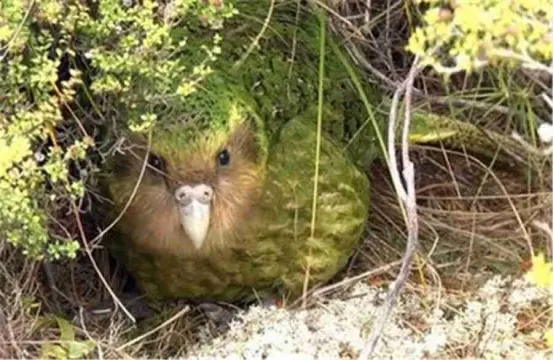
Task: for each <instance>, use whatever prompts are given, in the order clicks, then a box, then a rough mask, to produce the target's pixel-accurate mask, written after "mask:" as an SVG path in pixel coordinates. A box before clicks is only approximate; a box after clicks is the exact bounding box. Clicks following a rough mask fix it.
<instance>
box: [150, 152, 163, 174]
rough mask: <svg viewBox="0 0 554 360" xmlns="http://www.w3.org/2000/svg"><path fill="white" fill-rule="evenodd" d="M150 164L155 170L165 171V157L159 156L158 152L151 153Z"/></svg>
mask: <svg viewBox="0 0 554 360" xmlns="http://www.w3.org/2000/svg"><path fill="white" fill-rule="evenodd" d="M148 165H150V166H151V167H153V168H154V169H155V170H158V171H161V172H163V171H165V169H164V168H165V162H164V159H163V158H162V157H161V156H159V155H156V154H150V155H149V157H148Z"/></svg>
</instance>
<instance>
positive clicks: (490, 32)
mask: <svg viewBox="0 0 554 360" xmlns="http://www.w3.org/2000/svg"><path fill="white" fill-rule="evenodd" d="M415 2H416V3H418V4H421V3H424V4H427V5H429V9H428V10H427V11H426V12H425V14H424V16H423V26H421V27H419V28H417V29H416V30H415V31H414V33H413V34H412V36H411V38H410V41H409V44H408V47H407V49H408V50H409V51H410V52H412V53H414V54H416V55H419V56H420V57H421V58H422V60H423V62H424V64H425V65H431V66H432V67H434V68H435V69H436V70H437V71H439V72H441V73H453V72H457V71H461V70H465V71H471V70H475V69H477V68H479V67H482V66H484V65H487V64H491V63H492V64H497V63H504V64H506V63H508V64H521V65H522V66H525V67H530V68H538V69H542V70H544V69H546V68H547V67H546V66H545V65H544V64H543V62H549V61H550V60H551V59H552V14H553V12H552V1H535V0H511V1H505V0H465V1H459V0H450V1H444V0H416V1H415Z"/></svg>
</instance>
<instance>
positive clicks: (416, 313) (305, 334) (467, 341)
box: [190, 277, 551, 360]
mask: <svg viewBox="0 0 554 360" xmlns="http://www.w3.org/2000/svg"><path fill="white" fill-rule="evenodd" d="M430 293H432V292H430ZM385 296H386V289H379V288H375V287H372V286H369V285H367V284H365V283H358V284H356V285H355V286H354V287H353V289H352V290H351V291H350V293H349V295H348V296H346V297H345V296H342V297H341V298H340V299H330V300H328V299H327V300H323V299H322V300H321V302H320V304H319V305H318V306H316V307H315V308H312V309H309V310H296V311H290V310H285V309H278V308H274V307H273V308H269V307H261V306H252V307H251V308H249V309H248V310H247V311H245V312H242V313H240V314H239V315H238V317H237V318H236V319H235V320H234V321H232V323H231V324H230V329H229V331H228V332H227V333H226V334H224V335H222V336H220V337H217V338H215V339H208V338H206V339H205V340H204V341H202V342H201V343H200V344H199V345H198V346H196V347H195V349H194V350H193V351H192V352H191V353H190V355H191V358H194V359H214V358H217V359H229V360H231V359H233V360H234V359H299V360H300V359H350V358H356V357H357V355H358V354H359V351H360V350H361V349H362V348H363V346H364V343H365V341H366V339H367V336H368V334H369V330H370V327H371V324H372V321H374V315H375V314H376V313H377V312H378V311H379V310H380V309H381V306H382V304H383V300H384V297H385ZM435 300H436V299H433V298H431V297H430V296H429V297H426V298H425V299H422V298H421V295H416V294H413V293H410V292H407V291H406V292H405V294H404V295H403V296H402V297H401V299H400V301H399V302H398V306H397V307H396V309H395V311H394V312H393V313H392V314H391V318H390V321H389V324H387V326H386V327H385V330H384V334H383V337H382V341H381V342H380V344H379V346H378V347H377V350H376V357H375V358H377V359H425V358H441V359H444V358H452V357H453V354H454V353H455V350H456V349H463V353H465V354H466V355H467V356H469V357H472V358H482V359H506V358H514V359H516V358H517V359H547V358H551V354H550V353H549V352H548V351H545V350H542V349H537V348H534V347H532V346H531V345H529V344H531V343H533V341H531V340H535V342H534V343H537V342H536V339H540V336H541V334H535V333H534V332H531V333H528V334H523V333H520V332H518V331H517V317H516V316H517V314H518V312H519V311H521V310H522V309H525V308H528V307H530V306H531V303H536V302H540V303H541V304H546V305H548V304H551V299H550V294H549V292H548V291H543V289H537V288H535V287H534V286H533V285H532V284H531V283H529V282H528V281H526V280H524V279H517V280H515V281H512V280H510V279H508V278H501V277H493V278H491V279H490V280H489V281H487V282H486V283H485V284H484V285H483V286H482V287H481V288H480V289H479V290H478V291H476V292H475V293H473V294H471V296H468V297H467V298H465V299H464V300H463V301H460V299H454V297H453V296H452V295H447V296H443V297H441V300H440V303H438V304H437V303H433V302H434V301H435ZM424 302H425V305H423V303H424Z"/></svg>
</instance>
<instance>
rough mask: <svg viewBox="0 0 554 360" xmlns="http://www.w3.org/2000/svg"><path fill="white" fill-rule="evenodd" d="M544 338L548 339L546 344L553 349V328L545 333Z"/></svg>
mask: <svg viewBox="0 0 554 360" xmlns="http://www.w3.org/2000/svg"><path fill="white" fill-rule="evenodd" d="M543 338H544V339H545V340H546V344H547V345H548V347H549V348H551V349H552V345H553V344H552V342H553V341H552V329H549V330H548V331H546V332H545V333H544V335H543Z"/></svg>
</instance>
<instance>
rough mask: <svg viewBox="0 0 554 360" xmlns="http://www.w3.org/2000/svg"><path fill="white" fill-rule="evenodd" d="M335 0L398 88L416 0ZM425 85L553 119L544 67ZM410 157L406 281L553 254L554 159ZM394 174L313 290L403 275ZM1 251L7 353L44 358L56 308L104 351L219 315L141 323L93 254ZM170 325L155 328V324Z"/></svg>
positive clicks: (101, 254)
mask: <svg viewBox="0 0 554 360" xmlns="http://www.w3.org/2000/svg"><path fill="white" fill-rule="evenodd" d="M335 3H336V7H335V8H334V9H332V11H333V13H334V15H335V16H334V19H333V27H334V30H335V31H336V32H338V33H340V34H341V35H342V36H344V38H345V39H346V40H345V44H346V46H347V47H348V48H349V50H350V53H351V55H352V57H353V58H354V59H356V61H357V62H358V64H359V65H360V66H361V67H362V68H365V69H366V70H367V73H368V78H369V80H370V81H372V82H373V83H375V84H377V85H378V86H380V88H381V89H382V90H383V91H389V92H390V91H393V90H394V89H395V87H396V86H397V84H398V83H399V82H401V81H403V79H404V78H405V77H406V74H407V72H408V71H409V67H410V64H411V58H410V57H409V56H407V55H406V54H405V52H404V51H403V49H402V48H403V45H404V44H405V42H406V39H407V36H408V34H409V30H410V26H412V24H413V23H414V21H415V19H414V18H408V17H406V15H405V14H406V8H405V6H406V5H405V4H406V3H408V2H403V1H388V2H384V1H383V2H376V1H373V2H371V4H372V6H373V7H372V9H371V10H370V11H366V10H365V9H366V8H365V5H366V3H367V1H336V2H335ZM504 87H510V88H512V87H513V88H514V89H515V90H516V91H515V92H514V93H516V95H506V94H507V93H506V92H504V91H503V90H504ZM416 88H417V90H416V99H417V101H418V102H419V105H425V106H430V107H432V108H433V109H435V110H438V111H443V112H452V113H454V114H455V115H456V116H467V117H468V118H471V119H474V120H475V121H476V122H479V123H480V124H484V125H486V126H488V127H490V128H495V129H501V130H502V131H506V132H508V133H509V132H511V131H512V130H516V131H518V133H521V134H524V135H527V134H529V133H531V132H532V131H534V129H533V128H531V127H530V125H529V124H528V123H526V120H525V118H523V117H522V116H521V113H520V112H521V111H522V109H525V108H526V107H525V106H526V105H531V106H532V108H533V109H537V110H536V113H537V114H538V116H539V117H542V118H543V119H545V120H550V112H549V111H546V110H543V109H542V107H544V106H543V105H544V104H542V103H541V101H540V99H539V98H540V96H539V95H540V94H541V93H543V92H547V93H548V94H549V96H550V97H551V85H550V79H541V78H540V77H537V76H536V75H535V74H528V73H518V72H514V73H511V74H502V76H501V77H498V76H496V77H495V76H494V75H491V74H490V73H486V72H484V73H482V74H477V75H472V76H463V75H460V76H456V77H454V78H453V79H452V81H451V82H450V83H449V85H448V86H446V85H444V83H443V82H442V81H440V79H439V77H437V76H436V75H433V74H429V73H424V74H423V75H422V76H420V77H419V78H418V79H417V81H416ZM510 94H512V93H510ZM517 94H519V95H517ZM525 99H526V100H525ZM524 100H525V101H528V104H527V103H525V102H524ZM531 139H532V137H531ZM411 158H412V160H413V161H414V163H415V164H416V190H417V198H418V215H419V221H420V234H419V238H420V247H419V249H418V252H417V256H416V259H415V262H414V267H413V271H412V274H411V278H410V286H409V287H408V291H410V292H415V293H418V292H423V293H424V292H425V291H436V289H437V288H439V289H440V291H442V292H444V293H445V294H450V295H452V294H458V295H459V296H460V297H464V296H467V294H468V293H471V291H472V290H473V289H475V287H476V286H477V284H476V282H475V276H474V275H475V274H478V273H480V272H483V271H487V272H493V273H500V274H514V275H520V274H522V273H523V271H525V270H527V269H528V267H529V263H528V260H529V257H530V253H531V249H533V251H534V252H539V251H542V252H545V253H546V254H548V257H549V258H552V238H551V234H549V233H548V232H547V231H544V229H541V228H540V225H537V223H539V224H540V223H546V224H547V225H548V226H549V227H550V228H552V187H551V184H552V168H551V164H550V163H549V164H547V165H546V166H545V168H542V169H533V171H530V170H528V169H523V168H521V167H511V168H510V167H501V166H494V167H493V166H491V164H490V163H489V162H488V160H486V159H485V160H484V159H479V160H478V159H476V158H475V157H472V156H471V155H468V154H465V153H459V152H453V151H447V150H445V149H441V148H440V147H434V148H430V147H413V148H412V152H411ZM386 174H388V173H387V171H386V169H385V167H384V166H383V165H382V164H376V165H375V166H374V167H373V168H372V171H371V183H372V187H373V189H372V201H371V216H370V221H369V223H368V228H367V232H366V235H365V239H364V241H363V243H362V244H361V246H360V247H359V249H358V250H357V252H356V253H355V254H354V256H353V257H352V261H351V262H350V264H349V266H348V267H347V268H346V269H345V270H344V271H343V272H341V273H340V274H338V275H337V276H336V278H335V279H333V281H331V282H330V284H327V285H326V286H324V287H320V288H317V289H313V290H312V291H311V294H312V295H313V294H316V295H318V296H334V297H336V296H340V294H341V292H343V291H345V289H347V288H348V287H349V285H352V284H353V283H354V280H356V279H362V280H363V281H370V282H371V283H372V284H379V283H384V282H388V281H390V280H391V279H393V278H394V276H396V273H397V272H398V263H399V259H400V258H401V257H402V254H403V252H404V249H405V238H406V230H405V226H404V220H403V217H402V213H401V211H400V208H399V206H398V201H397V197H396V195H395V193H394V190H393V187H392V185H391V184H390V181H389V179H388V177H387V176H386ZM92 254H93V255H94V261H95V263H96V265H98V267H99V268H100V270H101V271H102V273H103V274H104V275H105V276H106V280H107V282H108V283H109V284H110V287H111V289H113V291H114V292H115V293H116V294H118V296H123V295H122V293H123V290H124V287H125V282H126V278H125V276H123V275H122V273H121V272H120V271H119V270H117V269H116V270H115V271H114V269H113V264H112V263H110V260H109V258H108V256H107V254H106V252H105V250H104V249H103V248H102V247H101V246H100V245H96V246H95V247H94V248H93V249H92ZM0 259H1V261H0V358H32V357H39V356H40V353H41V349H42V347H43V345H44V344H45V343H48V342H59V341H60V330H59V328H58V327H57V326H56V324H55V322H54V323H52V322H50V323H47V322H46V323H45V321H44V317H45V316H48V315H52V314H57V315H61V316H64V317H66V318H68V319H70V320H72V323H73V325H74V329H75V333H76V338H77V339H79V340H93V341H94V343H95V344H96V348H95V350H94V351H92V352H91V353H89V354H88V356H90V357H94V358H100V357H101V358H137V357H170V356H180V355H184V354H186V352H187V349H188V348H190V344H192V343H194V342H195V341H196V339H197V336H198V334H197V329H198V328H199V325H201V324H209V322H210V320H209V318H208V317H207V316H205V315H204V314H203V312H202V311H201V310H200V309H199V308H198V307H196V306H192V305H191V306H190V308H185V307H183V306H172V305H171V304H169V305H167V304H166V305H163V308H164V309H167V310H165V311H161V312H160V314H161V315H159V316H155V317H152V318H149V319H148V320H146V321H142V322H139V324H138V325H134V324H133V323H132V322H131V321H130V320H129V319H128V318H127V317H126V316H125V314H124V313H123V312H122V311H120V310H115V311H114V309H113V306H114V305H113V301H111V297H110V294H109V293H108V291H107V290H106V287H105V286H104V285H103V283H102V282H101V281H100V279H99V277H98V275H97V272H96V271H95V269H94V268H93V266H92V264H91V260H90V259H89V258H88V257H87V256H86V255H82V256H81V258H79V259H78V261H76V262H64V263H60V264H55V265H50V271H45V267H44V266H42V265H41V264H39V263H34V262H30V261H26V260H24V258H23V257H22V256H21V255H20V254H19V253H18V252H16V251H14V250H13V249H12V248H11V247H10V246H9V245H7V244H6V243H5V242H0ZM364 274H365V275H364ZM56 289H57V290H56ZM313 298H315V297H313ZM311 304H312V305H316V304H317V302H316V301H313V302H312V303H311ZM289 305H290V306H291V307H294V306H297V305H298V304H289ZM186 309H188V310H186ZM547 310H549V311H546V312H545V311H544V309H540V311H539V310H537V309H530V310H529V313H528V314H524V315H522V318H524V319H522V326H521V331H527V330H528V329H529V328H530V327H533V328H534V329H537V328H538V329H541V328H542V329H545V328H548V327H551V324H552V313H551V309H547ZM537 311H539V312H540V313H536V312H537ZM160 324H161V325H163V326H160V328H159V329H157V331H151V330H152V329H153V328H155V327H156V326H158V325H160ZM211 328H212V329H213V334H214V336H215V335H217V334H219V333H220V332H221V331H223V330H224V329H223V328H221V327H220V326H218V325H217V324H212V327H211ZM526 329H527V330H526ZM149 331H150V332H149ZM144 334H147V335H144ZM470 347H471V344H460V348H459V349H455V351H454V350H453V351H452V354H451V355H452V356H456V357H460V358H463V357H465V356H467V355H468V354H470V353H471V351H470Z"/></svg>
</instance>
